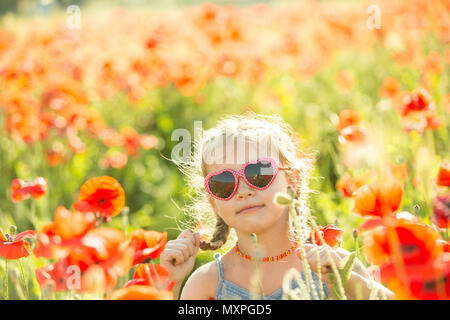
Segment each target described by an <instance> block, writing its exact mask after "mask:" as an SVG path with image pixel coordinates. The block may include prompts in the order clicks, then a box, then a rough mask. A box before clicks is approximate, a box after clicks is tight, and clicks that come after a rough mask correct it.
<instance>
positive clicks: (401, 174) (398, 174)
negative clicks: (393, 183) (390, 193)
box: [386, 163, 409, 181]
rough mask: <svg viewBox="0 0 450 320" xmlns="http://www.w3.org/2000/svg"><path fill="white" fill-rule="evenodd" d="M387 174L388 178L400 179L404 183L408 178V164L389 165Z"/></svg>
mask: <svg viewBox="0 0 450 320" xmlns="http://www.w3.org/2000/svg"><path fill="white" fill-rule="evenodd" d="M386 174H387V177H388V178H393V179H398V180H400V181H402V180H404V179H406V178H407V177H408V174H409V169H408V166H407V165H406V163H400V164H394V163H388V165H387V166H386Z"/></svg>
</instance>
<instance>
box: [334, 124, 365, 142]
mask: <svg viewBox="0 0 450 320" xmlns="http://www.w3.org/2000/svg"><path fill="white" fill-rule="evenodd" d="M366 137H367V132H366V130H365V129H364V128H361V127H359V126H348V127H345V128H344V129H342V130H341V131H340V132H339V138H338V139H339V142H340V143H342V144H346V143H364V142H365V141H366Z"/></svg>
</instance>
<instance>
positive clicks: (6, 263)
mask: <svg viewBox="0 0 450 320" xmlns="http://www.w3.org/2000/svg"><path fill="white" fill-rule="evenodd" d="M5 275H6V276H5V300H8V260H5Z"/></svg>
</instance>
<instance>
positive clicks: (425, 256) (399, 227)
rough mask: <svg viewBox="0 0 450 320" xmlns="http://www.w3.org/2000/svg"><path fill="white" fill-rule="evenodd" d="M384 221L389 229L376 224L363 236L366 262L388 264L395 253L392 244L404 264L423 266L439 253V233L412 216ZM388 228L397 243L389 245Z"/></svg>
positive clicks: (402, 215)
mask: <svg viewBox="0 0 450 320" xmlns="http://www.w3.org/2000/svg"><path fill="white" fill-rule="evenodd" d="M385 221H387V223H389V226H386V225H378V226H376V227H374V228H371V229H370V230H369V231H367V232H366V233H365V237H364V241H363V252H364V256H365V257H366V259H367V261H369V262H371V263H373V264H378V265H380V264H383V263H386V262H388V261H389V260H390V259H391V256H392V254H393V253H394V248H392V247H391V245H398V246H399V249H400V252H401V255H402V256H401V258H402V260H403V262H404V263H405V264H408V263H425V262H427V261H428V260H430V259H434V258H436V257H437V256H438V255H439V254H440V253H441V252H442V246H440V245H439V244H438V243H437V240H438V238H439V235H438V233H437V232H436V231H435V230H434V229H433V228H431V227H430V226H429V225H427V224H425V223H424V222H422V221H421V220H420V219H419V218H417V217H415V216H414V215H412V214H410V213H408V212H400V213H398V214H396V215H395V216H392V217H390V219H388V220H385ZM388 227H391V228H393V230H394V231H395V237H396V238H397V241H398V243H390V242H389V238H388Z"/></svg>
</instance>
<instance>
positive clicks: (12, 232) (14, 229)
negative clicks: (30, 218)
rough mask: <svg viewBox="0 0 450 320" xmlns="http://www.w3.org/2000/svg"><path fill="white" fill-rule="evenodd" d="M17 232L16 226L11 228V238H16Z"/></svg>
mask: <svg viewBox="0 0 450 320" xmlns="http://www.w3.org/2000/svg"><path fill="white" fill-rule="evenodd" d="M16 232H17V227H16V226H10V227H9V234H10V235H11V236H14V235H15V234H16Z"/></svg>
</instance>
